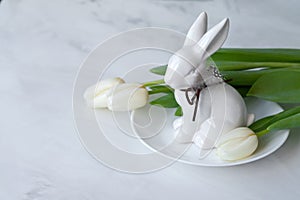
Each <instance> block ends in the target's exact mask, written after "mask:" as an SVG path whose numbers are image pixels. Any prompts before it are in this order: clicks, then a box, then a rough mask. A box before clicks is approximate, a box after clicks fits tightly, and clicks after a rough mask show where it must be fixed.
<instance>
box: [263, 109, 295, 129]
mask: <svg viewBox="0 0 300 200" xmlns="http://www.w3.org/2000/svg"><path fill="white" fill-rule="evenodd" d="M296 127H300V113H298V114H295V115H292V116H290V117H287V118H285V119H282V120H279V121H276V122H275V123H273V124H271V125H270V126H269V127H268V128H267V130H269V131H272V130H283V129H290V128H296Z"/></svg>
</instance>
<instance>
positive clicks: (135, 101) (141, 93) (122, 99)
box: [108, 83, 149, 111]
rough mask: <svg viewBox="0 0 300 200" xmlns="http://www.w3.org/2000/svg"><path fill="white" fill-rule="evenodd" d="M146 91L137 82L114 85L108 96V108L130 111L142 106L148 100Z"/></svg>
mask: <svg viewBox="0 0 300 200" xmlns="http://www.w3.org/2000/svg"><path fill="white" fill-rule="evenodd" d="M148 97H149V95H148V91H147V90H146V88H144V87H143V86H142V85H141V84H138V83H124V84H119V85H116V86H115V87H114V88H113V89H112V90H111V94H109V97H108V109H110V110H112V111H130V110H134V109H137V108H140V107H143V106H145V105H146V103H147V102H148Z"/></svg>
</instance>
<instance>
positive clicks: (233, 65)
mask: <svg viewBox="0 0 300 200" xmlns="http://www.w3.org/2000/svg"><path fill="white" fill-rule="evenodd" d="M214 63H215V65H216V66H218V68H219V69H220V70H221V71H229V70H232V71H238V70H247V69H256V68H265V69H270V68H300V63H290V62H255V61H254V62H236V61H215V62H214Z"/></svg>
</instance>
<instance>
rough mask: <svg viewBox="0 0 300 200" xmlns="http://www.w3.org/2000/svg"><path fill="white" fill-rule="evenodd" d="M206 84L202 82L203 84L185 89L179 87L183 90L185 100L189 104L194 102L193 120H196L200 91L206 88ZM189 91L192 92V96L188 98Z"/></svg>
mask: <svg viewBox="0 0 300 200" xmlns="http://www.w3.org/2000/svg"><path fill="white" fill-rule="evenodd" d="M206 87H207V85H206V84H203V86H201V87H198V88H187V89H181V91H184V92H185V98H186V100H187V102H188V103H189V104H190V105H194V104H195V108H194V112H193V119H192V120H193V122H194V121H195V120H196V115H197V110H198V104H199V98H200V92H201V91H202V90H203V89H204V88H206ZM189 92H194V95H193V96H192V98H190V96H189Z"/></svg>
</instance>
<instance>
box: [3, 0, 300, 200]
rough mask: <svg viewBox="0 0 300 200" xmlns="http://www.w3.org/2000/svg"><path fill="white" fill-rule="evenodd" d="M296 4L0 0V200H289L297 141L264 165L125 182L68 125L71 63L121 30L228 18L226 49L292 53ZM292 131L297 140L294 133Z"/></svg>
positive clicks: (298, 161) (176, 169) (294, 189)
mask: <svg viewBox="0 0 300 200" xmlns="http://www.w3.org/2000/svg"><path fill="white" fill-rule="evenodd" d="M299 8H300V2H299V1H297V0H290V1H280V0H273V1H272V0H269V1H267V0H264V1H262V0H252V1H239V0H232V1H230V0H224V1H217V0H214V1H213V0H202V1H200V0H199V1H196V0H195V1H171V0H165V1H162V0H160V1H159V0H147V1H146V0H136V1H134V0H127V1H125V0H124V1H121V0H51V1H46V0H4V1H2V2H1V4H0V92H1V93H0V101H1V104H0V199H1V200H20V199H21V200H29V199H30V200H46V199H47V200H52V199H55V200H65V199H72V200H94V199H107V200H108V199H109V200H110V199H138V200H144V199H145V200H153V199H170V200H175V199H189V200H192V199H256V200H257V199H297V198H299V196H300V192H299V189H298V186H299V184H300V170H299V167H300V136H299V134H298V133H299V130H298V131H297V130H296V131H294V132H292V134H291V136H290V137H289V139H288V141H287V142H286V144H285V145H284V146H283V147H282V148H281V149H280V150H278V151H277V152H276V153H274V154H272V155H271V156H269V157H267V158H265V159H263V160H260V161H258V162H254V163H251V164H247V165H243V166H237V167H229V168H207V167H194V166H189V165H185V164H180V163H176V164H174V165H172V166H171V167H168V168H166V169H164V170H161V171H158V172H156V173H151V174H144V175H131V174H124V173H119V172H116V171H114V170H111V169H109V168H107V167H104V166H103V165H101V164H100V163H98V162H97V161H96V160H94V159H93V158H92V157H91V156H90V155H89V154H88V153H87V152H86V151H85V150H84V149H83V147H82V146H81V144H80V142H79V139H78V138H77V136H76V134H75V129H74V124H73V117H72V86H73V81H74V79H75V76H76V72H77V70H78V68H79V64H80V63H81V62H82V61H83V59H84V58H85V57H86V56H87V55H88V53H89V51H90V50H91V49H93V48H94V47H95V46H96V45H97V44H98V43H100V42H101V41H103V40H105V39H106V38H107V37H110V36H111V35H113V34H116V33H119V32H121V31H125V30H129V29H132V28H137V27H146V26H157V27H166V28H171V29H175V30H177V31H181V32H185V31H186V30H187V29H188V27H189V26H190V24H191V23H192V21H193V20H194V19H195V17H197V15H198V14H199V13H200V12H201V11H204V10H205V11H207V12H208V14H209V16H210V21H209V24H214V23H216V22H217V21H219V20H221V19H222V18H223V17H226V16H228V17H230V19H231V30H230V37H229V39H228V41H227V42H226V46H228V47H229V46H230V47H292V48H300V39H299V31H300V28H299V21H300V15H299ZM297 132H298V133H297Z"/></svg>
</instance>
